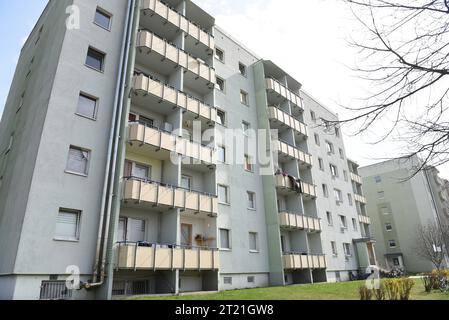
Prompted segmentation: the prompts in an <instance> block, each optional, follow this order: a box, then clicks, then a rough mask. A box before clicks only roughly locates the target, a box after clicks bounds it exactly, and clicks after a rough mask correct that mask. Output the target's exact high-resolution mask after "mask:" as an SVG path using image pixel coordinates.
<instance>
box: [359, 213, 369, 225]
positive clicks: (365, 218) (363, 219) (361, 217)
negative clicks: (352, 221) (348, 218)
mask: <svg viewBox="0 0 449 320" xmlns="http://www.w3.org/2000/svg"><path fill="white" fill-rule="evenodd" d="M359 222H361V223H364V224H371V218H370V217H368V216H364V215H361V214H359Z"/></svg>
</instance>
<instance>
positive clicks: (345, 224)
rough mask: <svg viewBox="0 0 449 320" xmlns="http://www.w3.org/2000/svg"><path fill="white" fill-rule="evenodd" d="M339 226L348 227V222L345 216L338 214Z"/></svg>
mask: <svg viewBox="0 0 449 320" xmlns="http://www.w3.org/2000/svg"><path fill="white" fill-rule="evenodd" d="M340 226H341V227H342V228H345V229H347V228H348V223H347V221H346V217H345V216H342V215H340Z"/></svg>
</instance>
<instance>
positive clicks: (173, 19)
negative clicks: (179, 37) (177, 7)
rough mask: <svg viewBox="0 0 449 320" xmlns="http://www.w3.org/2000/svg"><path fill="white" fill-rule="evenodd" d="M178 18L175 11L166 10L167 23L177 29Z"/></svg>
mask: <svg viewBox="0 0 449 320" xmlns="http://www.w3.org/2000/svg"><path fill="white" fill-rule="evenodd" d="M179 17H180V15H179V14H178V13H177V12H176V11H174V10H171V9H169V10H168V19H167V20H168V22H170V23H171V24H173V25H175V26H177V27H178V28H179Z"/></svg>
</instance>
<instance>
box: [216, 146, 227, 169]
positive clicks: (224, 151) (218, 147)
mask: <svg viewBox="0 0 449 320" xmlns="http://www.w3.org/2000/svg"><path fill="white" fill-rule="evenodd" d="M220 150H223V160H221V159H220ZM217 161H218V162H220V163H222V164H226V147H225V146H222V145H218V146H217Z"/></svg>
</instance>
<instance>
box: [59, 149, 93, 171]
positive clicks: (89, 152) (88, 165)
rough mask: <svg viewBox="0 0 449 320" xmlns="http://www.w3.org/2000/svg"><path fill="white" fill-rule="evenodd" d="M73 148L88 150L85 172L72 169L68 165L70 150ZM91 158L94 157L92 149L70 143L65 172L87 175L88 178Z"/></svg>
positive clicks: (82, 150)
mask: <svg viewBox="0 0 449 320" xmlns="http://www.w3.org/2000/svg"><path fill="white" fill-rule="evenodd" d="M72 149H75V150H79V151H81V152H87V164H86V172H85V173H81V172H76V171H74V170H70V169H69V168H68V166H69V160H70V151H71V150H72ZM91 159H92V151H91V150H89V149H86V148H83V147H78V146H76V145H70V146H69V152H68V154H67V162H66V167H65V170H64V172H65V173H68V174H73V175H77V176H81V177H86V178H87V177H88V176H89V167H90V161H91Z"/></svg>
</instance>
